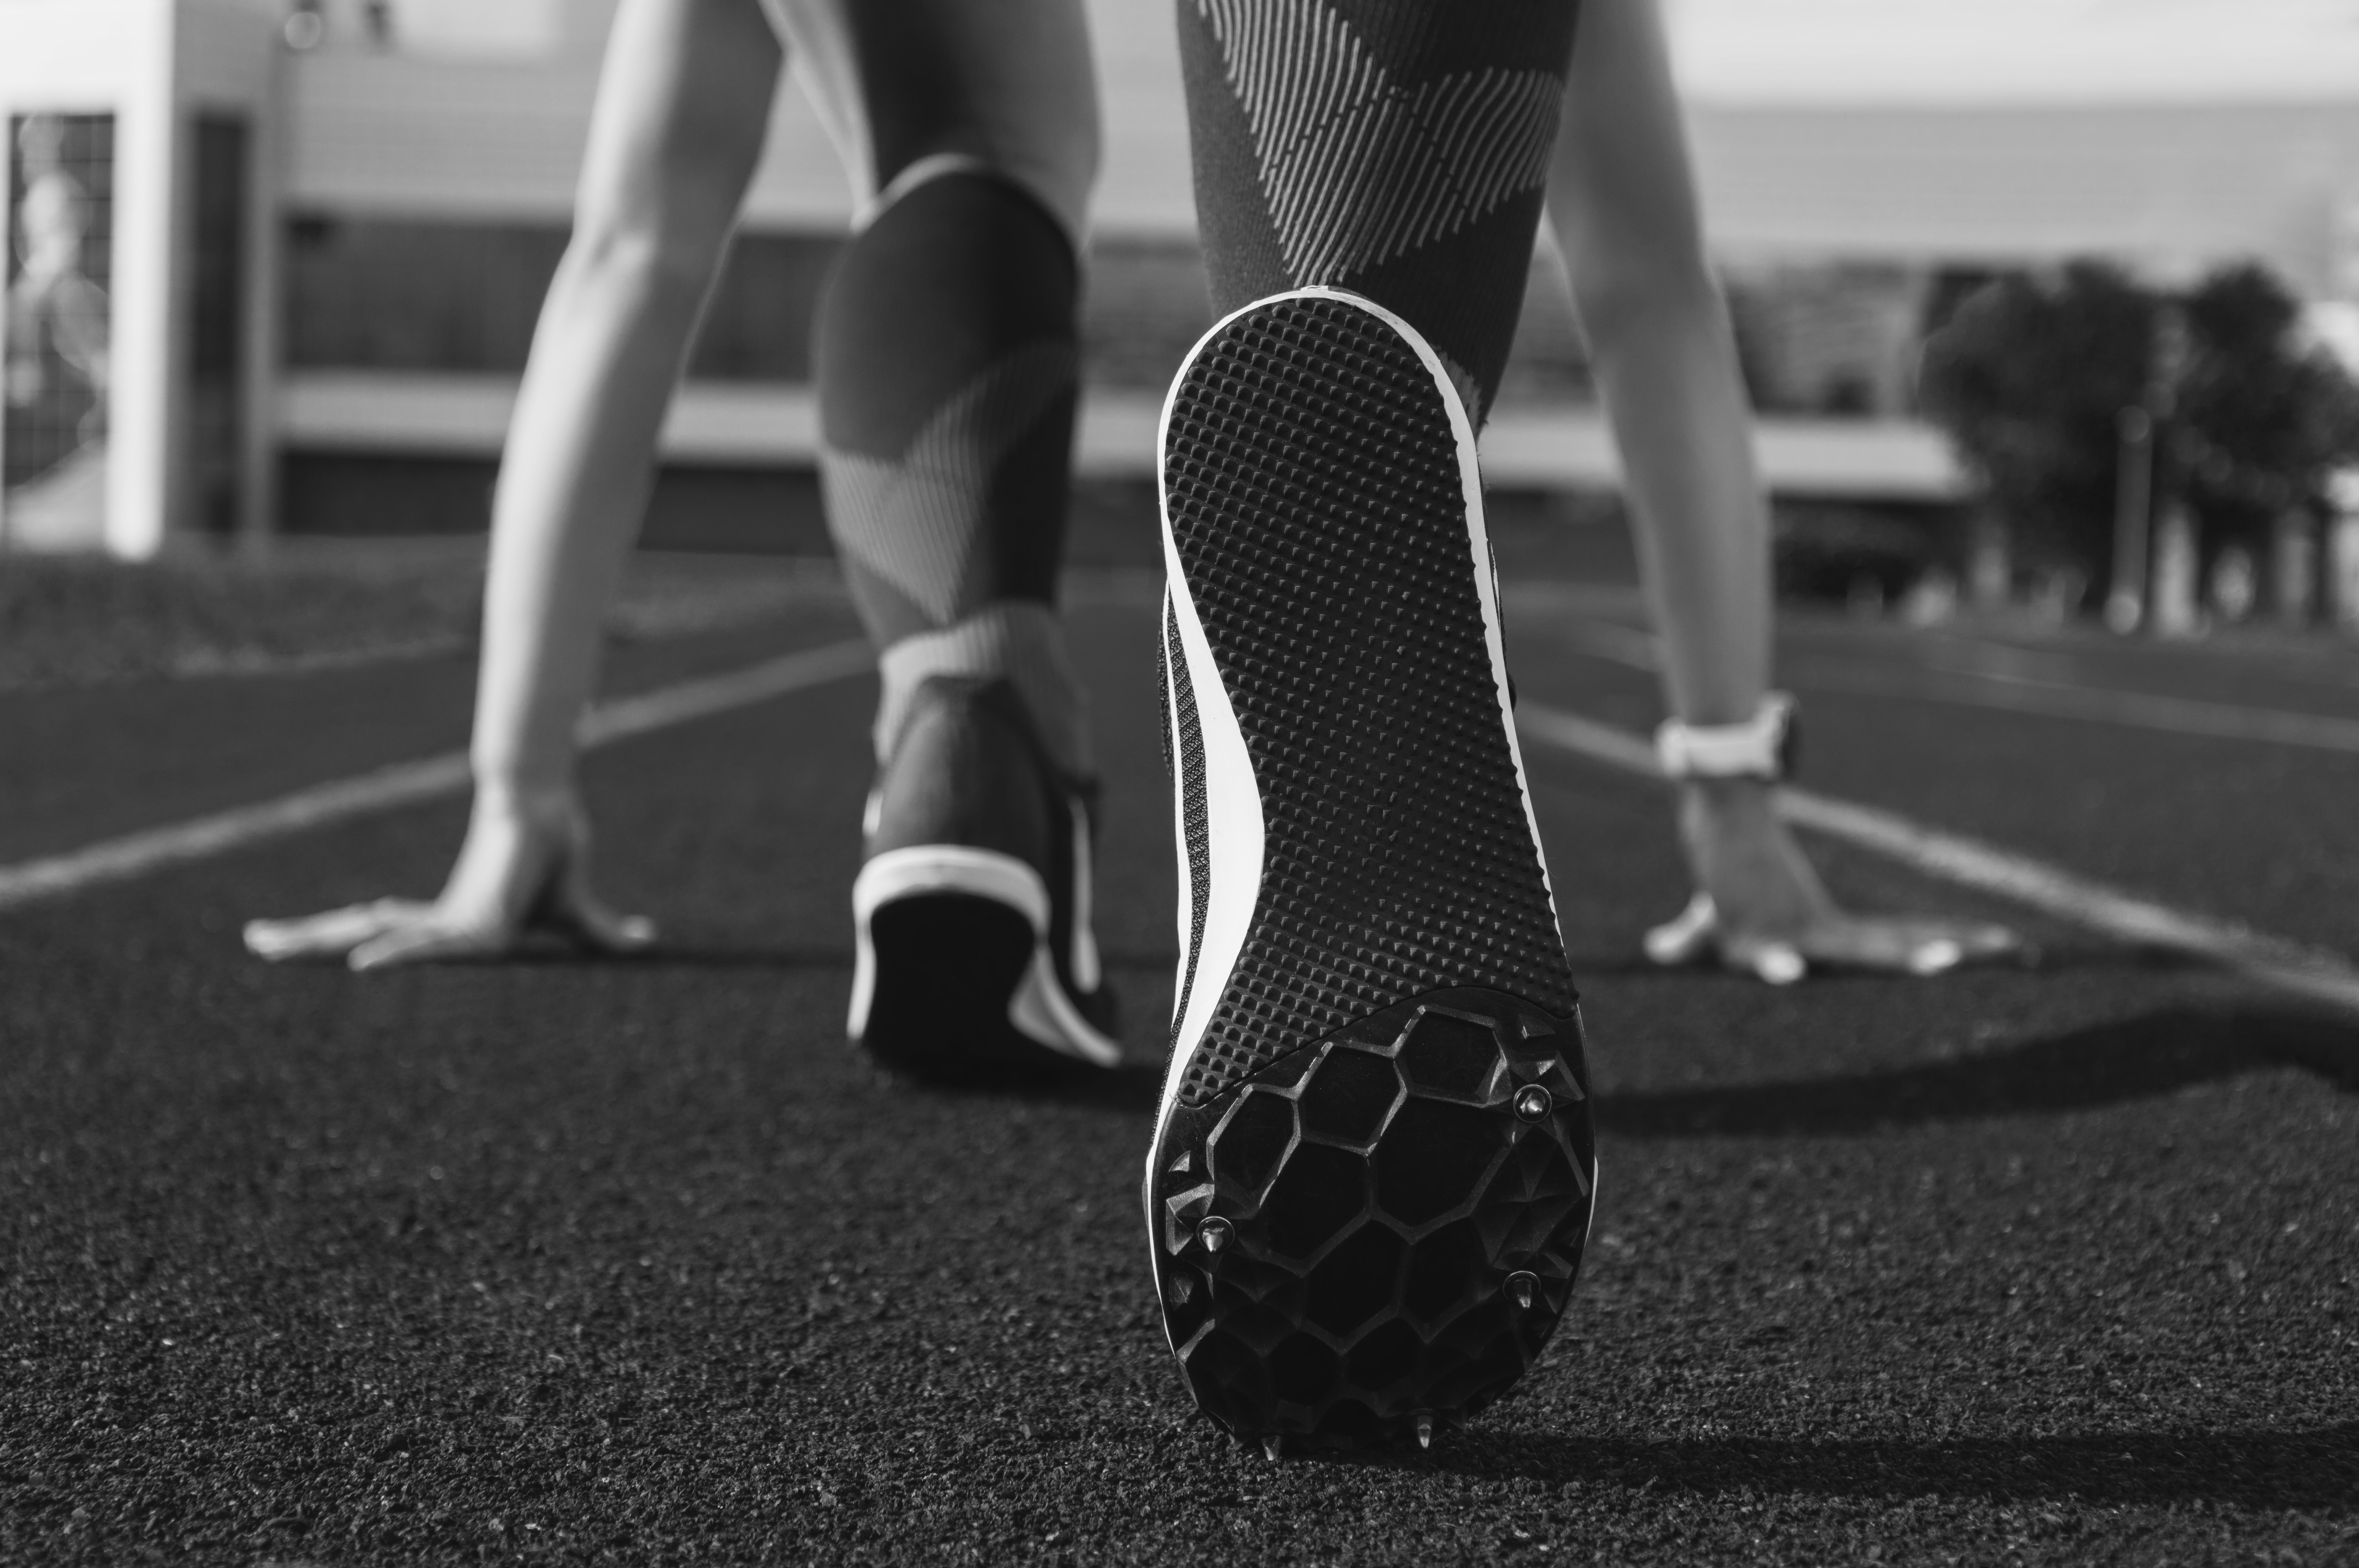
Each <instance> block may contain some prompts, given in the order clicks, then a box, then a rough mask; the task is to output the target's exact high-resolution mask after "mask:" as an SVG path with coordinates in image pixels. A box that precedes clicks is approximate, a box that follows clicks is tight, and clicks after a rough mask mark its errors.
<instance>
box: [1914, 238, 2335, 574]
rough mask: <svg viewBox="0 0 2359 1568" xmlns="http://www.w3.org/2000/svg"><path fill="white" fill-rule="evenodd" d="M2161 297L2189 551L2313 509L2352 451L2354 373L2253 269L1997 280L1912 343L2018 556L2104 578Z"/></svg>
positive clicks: (2100, 271)
mask: <svg viewBox="0 0 2359 1568" xmlns="http://www.w3.org/2000/svg"><path fill="white" fill-rule="evenodd" d="M2167 303H2176V304H2178V305H2179V306H2180V310H2181V316H2180V319H2181V320H2182V321H2183V323H2184V329H2185V330H2184V338H2183V342H2184V349H2183V352H2181V353H2180V354H2178V355H2177V356H2176V358H2177V359H2178V360H2179V363H2178V364H2177V365H2176V366H2175V367H2168V368H2169V369H2172V370H2175V374H2173V375H2171V377H2170V381H2171V387H2170V390H2171V393H2172V395H2173V396H2174V398H2175V401H2176V403H2177V408H2178V412H2177V416H2176V417H2175V418H2174V419H2172V420H2171V421H2170V422H2169V426H2168V427H2167V428H2168V432H2169V449H2168V450H2169V463H2168V465H2167V466H2168V467H2169V470H2171V471H2172V472H2173V473H2175V474H2176V475H2177V476H2178V477H2177V482H2178V483H2179V484H2180V487H2181V489H2182V492H2183V493H2184V494H2185V495H2186V496H2187V498H2188V501H2189V503H2190V505H2191V506H2192V507H2193V509H2194V512H2195V514H2196V518H2197V521H2198V524H2199V525H2200V526H2201V530H2202V534H2203V538H2204V544H2205V549H2206V553H2207V554H2209V553H2210V552H2212V551H2215V550H2217V549H2219V548H2221V547H2223V546H2226V545H2228V544H2230V543H2237V542H2243V543H2246V544H2248V545H2249V544H2251V543H2254V542H2256V541H2257V540H2258V539H2260V538H2261V537H2262V536H2263V535H2265V533H2266V531H2267V528H2268V526H2269V524H2271V522H2272V521H2273V520H2274V519H2275V518H2277V516H2279V515H2281V514H2284V513H2286V512H2287V511H2288V510H2290V509H2293V508H2296V507H2313V508H2314V507H2315V506H2317V505H2318V503H2319V502H2320V498H2321V492H2322V490H2323V487H2324V484H2325V481H2326V478H2327V475H2328V473H2329V472H2330V471H2331V470H2332V469H2334V468H2336V467H2338V466H2341V465H2343V464H2347V463H2352V462H2359V386H2354V384H2353V382H2352V380H2351V377H2350V376H2349V374H2348V373H2345V372H2344V371H2343V368H2342V366H2341V365H2340V364H2339V363H2337V362H2335V361H2334V360H2333V359H2332V357H2331V356H2330V355H2329V354H2327V353H2326V352H2325V351H2322V350H2320V349H2317V348H2313V347H2311V346H2309V345H2307V344H2305V343H2304V342H2303V341H2302V340H2301V336H2300V334H2299V330H2298V329H2299V316H2300V308H2299V305H2298V304H2297V303H2296V302H2295V300H2294V298H2293V297H2292V296H2291V295H2289V294H2288V293H2287V291H2286V290H2285V288H2284V287H2283V286H2282V285H2280V284H2279V283H2278V282H2277V280H2276V279H2275V278H2274V277H2272V276H2269V274H2268V273H2267V272H2266V271H2265V270H2263V269H2261V268H2259V267H2256V266H2238V267H2232V268H2228V269H2225V270H2223V271H2221V272H2217V273H2214V274H2212V276H2209V277H2207V278H2205V279H2203V280H2202V281H2201V283H2200V284H2198V285H2197V286H2196V287H2194V288H2193V289H2192V290H2190V292H2188V293H2187V294H2186V295H2184V296H2183V297H2178V298H2177V299H2176V300H2175V301H2171V300H2167V299H2166V297H2164V296H2163V295H2161V294H2159V293H2158V292H2157V291H2155V290H2153V289H2151V288H2148V287H2146V286H2144V285H2142V284H2140V283H2138V282H2136V280H2135V279H2133V278H2131V277H2130V276H2127V275H2126V274H2125V273H2123V272H2122V271H2120V270H2118V269H2116V268H2114V267H2111V266H2107V265H2101V264H2097V263H2078V264H2075V265H2070V266H2066V267H2063V268H2061V269H2059V270H2057V271H2054V272H2048V273H2038V274H2015V275H2011V276H2005V277H2002V278H1999V279H1997V280H1995V281H1994V282H1992V283H1990V284H1988V285H1986V286H1984V287H1983V288H1981V289H1980V290H1978V291H1977V292H1976V293H1975V294H1973V296H1972V297H1969V298H1967V299H1966V300H1965V301H1964V302H1963V303H1962V304H1961V305H1960V306H1959V307H1958V308H1957V310H1956V312H1955V314H1953V315H1952V316H1951V319H1949V321H1948V323H1947V324H1946V325H1945V326H1943V327H1942V328H1941V330H1940V331H1938V332H1936V333H1935V334H1934V335H1933V336H1932V337H1931V338H1930V339H1929V340H1928V341H1927V342H1926V345H1925V355H1924V362H1923V370H1922V373H1921V381H1920V387H1919V391H1920V396H1921V398H1922V402H1923V406H1924V407H1925V410H1926V412H1927V414H1928V415H1929V416H1930V417H1931V418H1932V419H1933V420H1934V422H1935V423H1936V424H1938V425H1940V427H1942V428H1943V429H1944V430H1946V431H1947V432H1948V433H1949V435H1950V437H1951V439H1953V440H1954V441H1955V442H1956V443H1957V446H1958V449H1959V450H1960V451H1961V453H1962V454H1963V455H1964V457H1965V458H1966V460H1967V461H1968V462H1969V463H1970V464H1971V465H1972V466H1973V469H1974V470H1975V471H1976V472H1977V474H1978V475H1979V476H1980V478H1981V481H1982V482H1983V485H1984V492H1985V494H1986V496H1987V499H1988V501H1989V502H1990V503H1991V504H1992V505H1994V506H1995V507H1996V508H1997V509H1998V511H1999V513H2000V514H2001V515H2003V516H2005V517H2006V519H2007V520H2008V522H2009V524H2011V525H2012V527H2013V531H2014V535H2015V540H2016V544H2017V549H2018V550H2019V551H2020V552H2021V555H2022V557H2024V558H2025V559H2026V560H2027V562H2029V563H2031V564H2034V565H2038V566H2045V567H2049V568H2064V569H2075V568H2077V569H2079V570H2082V571H2084V572H2086V573H2087V574H2088V575H2089V576H2090V577H2091V578H2092V579H2096V580H2102V579H2104V577H2105V576H2106V575H2107V574H2108V572H2109V570H2110V568H2111V557H2112V553H2113V528H2114V484H2115V481H2116V474H2117V471H2118V461H2119V458H2118V443H2119V439H2120V436H2119V424H2118V421H2119V419H2120V416H2121V413H2122V411H2123V410H2124V409H2125V408H2128V407H2130V406H2134V405H2137V404H2139V403H2141V402H2143V401H2144V399H2145V397H2146V395H2147V382H2148V377H2149V372H2150V368H2151V367H2152V363H2153V360H2154V356H2155V349H2156V344H2157V341H2158V332H2157V328H2158V322H2159V321H2160V319H2161V313H2162V311H2163V309H2164V308H2165V306H2166V304H2167Z"/></svg>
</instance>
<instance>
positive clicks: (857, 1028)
mask: <svg viewBox="0 0 2359 1568" xmlns="http://www.w3.org/2000/svg"><path fill="white" fill-rule="evenodd" d="M852 903H853V932H854V940H855V943H856V945H857V946H856V957H855V959H854V963H853V986H852V1008H851V1015H850V1017H849V1019H848V1021H847V1030H848V1033H850V1034H851V1035H852V1037H853V1040H855V1041H856V1042H858V1043H859V1044H861V1045H862V1046H863V1047H864V1049H865V1050H866V1051H867V1052H868V1053H869V1054H870V1055H872V1056H874V1057H875V1058H876V1060H877V1061H878V1062H880V1063H882V1064H883V1065H886V1066H887V1067H890V1068H893V1069H894V1070H896V1071H898V1072H906V1073H908V1074H910V1075H912V1076H919V1077H924V1078H929V1079H931V1080H933V1081H935V1082H940V1083H1008V1082H1016V1081H1025V1080H1028V1079H1037V1078H1039V1077H1044V1076H1054V1075H1057V1074H1060V1073H1069V1072H1071V1071H1072V1070H1073V1069H1074V1068H1076V1067H1078V1066H1090V1067H1113V1066H1118V1065H1120V1064H1121V1062H1122V1048H1121V1046H1120V1045H1118V1044H1116V1043H1115V1042H1114V1041H1113V1040H1111V1039H1109V1038H1108V1037H1107V1036H1106V1035H1105V1034H1104V1033H1102V1032H1101V1031H1099V1030H1098V1029H1097V1028H1096V1027H1095V1026H1094V1025H1093V1024H1092V1023H1091V1022H1089V1021H1088V1019H1086V1018H1085V1017H1084V1016H1083V1015H1082V1011H1081V1009H1080V1008H1079V1007H1078V1006H1076V1005H1075V1004H1074V1002H1073V1000H1072V999H1071V997H1070V996H1069V995H1067V994H1066V991H1065V988H1064V986H1063V984H1062V982H1061V981H1060V979H1059V978H1058V975H1057V967H1056V964H1055V962H1054V961H1053V960H1052V959H1051V957H1050V956H1049V891H1048V888H1047V886H1046V885H1045V884H1044V883H1043V882H1042V881H1041V880H1040V876H1039V873H1038V872H1037V871H1034V870H1033V869H1032V868H1031V867H1029V866H1027V865H1026V864H1025V863H1024V862H1023V861H1021V860H1016V858H1015V857H1013V856H1009V855H1001V854H996V853H994V852H992V851H990V850H985V849H968V848H965V847H963V846H960V845H923V846H918V847H914V848H910V849H895V850H891V851H888V852H887V853H886V854H883V855H879V856H876V857H875V859H873V860H870V861H869V862H868V863H867V864H866V865H864V866H863V867H862V868H861V871H860V876H859V878H858V880H857V881H854V882H853V891H852Z"/></svg>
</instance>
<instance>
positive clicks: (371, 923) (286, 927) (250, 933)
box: [244, 898, 433, 963]
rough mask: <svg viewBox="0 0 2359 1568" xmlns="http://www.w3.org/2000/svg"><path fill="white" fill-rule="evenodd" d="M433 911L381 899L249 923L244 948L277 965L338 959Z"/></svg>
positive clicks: (424, 906)
mask: <svg viewBox="0 0 2359 1568" xmlns="http://www.w3.org/2000/svg"><path fill="white" fill-rule="evenodd" d="M432 907H433V906H432V905H430V904H425V903H419V902H418V901H416V900H415V899H406V898H381V899H377V900H375V901H374V902H372V903H349V904H346V905H345V906H344V907H342V909H332V910H329V911H327V912H326V913H325V914H308V915H303V916H300V917H299V918H297V919H293V920H250V921H248V922H246V925H245V933H244V935H245V948H246V951H247V952H249V953H252V954H253V955H254V956H255V957H257V958H266V959H269V960H270V961H272V962H274V963H276V962H278V961H279V960H282V959H286V958H316V957H335V956H339V955H342V954H345V953H349V952H351V951H352V950H353V948H355V947H357V946H361V945H362V944H363V943H364V942H368V941H370V940H372V939H374V938H375V937H377V936H379V935H383V934H384V933H386V932H387V931H390V930H394V929H397V928H398V927H400V926H402V925H407V924H409V923H411V922H413V921H416V920H418V919H419V918H421V917H422V916H423V915H424V914H426V912H427V911H428V910H429V909H430V908H432Z"/></svg>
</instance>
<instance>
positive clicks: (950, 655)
mask: <svg viewBox="0 0 2359 1568" xmlns="http://www.w3.org/2000/svg"><path fill="white" fill-rule="evenodd" d="M876 663H877V673H878V674H879V675H880V676H883V687H884V689H883V690H882V692H880V693H879V695H878V697H877V701H876V726H875V746H876V758H877V761H878V762H880V763H882V762H884V761H885V760H886V758H887V757H889V756H890V755H892V752H893V747H894V745H895V743H896V742H897V741H898V740H899V739H900V735H901V727H902V725H903V724H905V723H907V722H908V716H909V699H910V698H911V697H914V696H915V695H916V694H917V690H918V688H919V687H921V686H923V685H924V684H925V683H926V682H928V681H929V680H932V679H933V678H935V677H936V676H965V677H969V678H972V679H977V680H992V679H998V678H1003V677H1004V678H1005V679H1006V680H1007V681H1008V682H1009V683H1011V684H1012V685H1013V686H1014V687H1016V695H1017V696H1018V697H1022V698H1023V699H1024V706H1025V708H1026V709H1027V710H1028V711H1029V712H1030V714H1031V716H1032V723H1033V726H1034V728H1035V729H1036V730H1038V732H1039V735H1040V741H1041V744H1043V745H1044V746H1046V747H1047V748H1048V751H1049V757H1050V758H1051V759H1053V760H1054V761H1055V762H1056V763H1057V765H1058V766H1059V767H1060V768H1062V769H1063V770H1064V771H1065V772H1066V773H1071V774H1072V775H1074V776H1076V777H1084V778H1085V777H1088V776H1090V775H1091V774H1092V773H1094V771H1095V770H1094V769H1093V766H1092V765H1091V763H1092V758H1091V754H1090V736H1089V714H1088V705H1087V703H1086V702H1085V701H1084V699H1083V698H1082V687H1081V683H1080V682H1079V681H1078V680H1076V679H1074V677H1073V665H1072V660H1071V657H1070V656H1069V655H1068V654H1066V652H1065V627H1064V622H1063V621H1062V620H1061V619H1060V617H1059V615H1058V614H1057V612H1056V611H1054V610H1052V609H1050V608H1049V606H1048V605H1045V604H1038V603H1035V602H1032V601H1030V600H1008V601H1005V602H1002V603H998V604H994V605H992V606H990V607H988V608H987V609H984V610H979V611H975V612H974V613H973V615H970V616H968V617H967V618H966V619H965V620H963V621H959V622H953V623H952V624H951V625H949V626H945V627H943V628H942V629H941V630H940V631H938V632H920V633H918V634H917V635H915V636H911V637H904V638H902V639H901V640H900V641H899V642H897V643H894V644H893V645H892V646H891V647H889V648H887V649H886V650H885V652H884V654H883V655H882V656H881V657H880V658H879V659H878V660H877V661H876Z"/></svg>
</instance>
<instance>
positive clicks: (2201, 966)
mask: <svg viewBox="0 0 2359 1568" xmlns="http://www.w3.org/2000/svg"><path fill="white" fill-rule="evenodd" d="M1571 963H1572V972H1573V975H1574V977H1575V978H1576V979H1603V978H1609V977H1610V978H1612V979H1680V978H1689V979H1692V978H1695V977H1699V976H1702V977H1709V978H1712V979H1725V980H1727V981H1729V982H1730V983H1731V984H1734V985H1747V986H1749V985H1753V984H1756V982H1755V981H1754V980H1752V979H1749V978H1745V977H1741V976H1738V975H1735V974H1731V973H1728V972H1726V971H1723V970H1720V969H1717V968H1713V967H1711V966H1708V965H1704V964H1690V965H1677V964H1675V965H1669V966H1665V965H1662V964H1658V963H1657V962H1655V960H1654V959H1652V958H1649V957H1647V956H1646V954H1644V953H1642V952H1638V951H1636V950H1635V949H1625V948H1616V949H1614V950H1613V951H1611V952H1607V951H1603V950H1593V951H1590V952H1586V953H1575V954H1573V955H1572V956H1571ZM1967 968H1968V969H1970V970H1972V971H1974V972H1981V971H1986V970H1992V969H2014V970H2036V971H2037V972H2038V973H2039V974H2042V975H2062V974H2099V975H2103V974H2124V975H2169V974H2181V973H2201V972H2206V971H2212V970H2213V969H2214V968H2215V966H2213V965H2211V964H2207V963H2205V962H2204V961H2203V960H2202V959H2201V958H2197V957H2192V956H2190V955H2189V954H2186V953H2181V952H2178V951H2175V950H2173V949H2171V948H2168V947H2140V946H2132V945H2128V944H2125V943H2120V942H2080V941H2065V942H2039V943H2034V944H2031V945H2029V946H2024V947H2022V948H2019V949H2017V951H2015V952H2012V953H2006V954H2001V955H1999V956H1997V957H1992V958H1984V959H1976V960H1974V961H1973V963H1972V964H1971V965H1969V966H1967ZM1950 972H1951V973H1952V974H1955V973H1962V972H1965V971H1963V970H1951V971H1950ZM1902 978H1903V977H1899V976H1895V975H1892V974H1890V973H1888V972H1886V971H1884V970H1881V969H1861V968H1824V967H1821V968H1814V969H1812V970H1811V971H1810V986H1811V989H1820V988H1821V987H1825V986H1844V985H1889V984H1891V983H1893V982H1894V981H1895V980H1896V979H1902Z"/></svg>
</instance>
